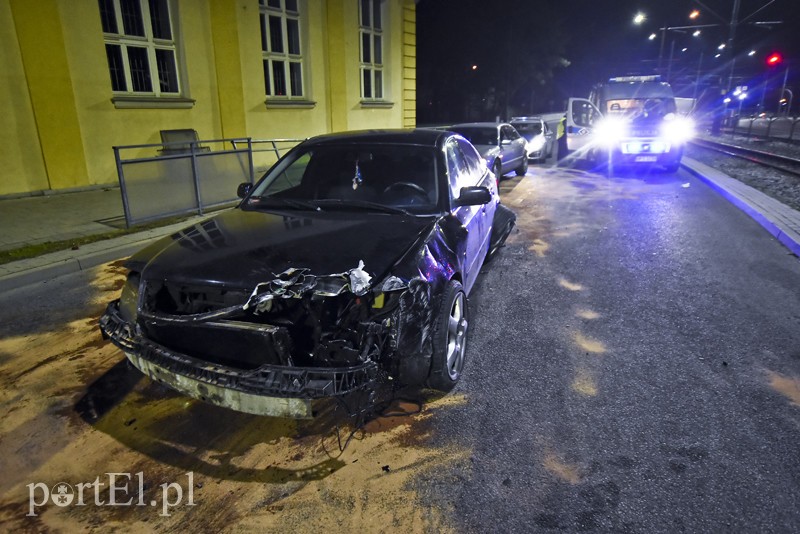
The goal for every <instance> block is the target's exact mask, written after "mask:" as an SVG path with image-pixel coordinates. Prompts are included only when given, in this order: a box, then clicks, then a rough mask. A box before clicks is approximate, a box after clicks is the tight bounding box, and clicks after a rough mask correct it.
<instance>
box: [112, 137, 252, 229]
mask: <svg viewBox="0 0 800 534" xmlns="http://www.w3.org/2000/svg"><path fill="white" fill-rule="evenodd" d="M229 145H230V146H232V148H229ZM113 149H114V159H115V161H116V167H117V175H118V177H119V185H120V192H121V194H122V207H123V210H124V213H125V223H126V225H127V226H128V227H131V226H133V225H135V224H139V223H143V222H148V221H152V220H156V219H163V218H166V217H172V216H176V215H185V214H190V213H197V214H198V215H202V214H203V213H204V212H205V211H206V210H208V209H211V208H216V207H222V206H225V205H228V204H233V203H235V202H236V201H238V197H237V196H236V188H237V185H238V184H240V183H242V182H250V183H253V182H254V173H253V147H252V143H251V140H250V139H249V138H238V139H210V140H199V141H189V142H187V141H181V142H174V143H158V144H147V145H128V146H115V147H113ZM154 151H155V154H154V153H153V152H154Z"/></svg>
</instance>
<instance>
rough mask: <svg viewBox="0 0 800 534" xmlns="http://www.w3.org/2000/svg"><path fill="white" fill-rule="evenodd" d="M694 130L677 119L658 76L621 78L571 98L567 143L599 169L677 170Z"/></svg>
mask: <svg viewBox="0 0 800 534" xmlns="http://www.w3.org/2000/svg"><path fill="white" fill-rule="evenodd" d="M693 134H694V124H693V122H692V120H691V119H689V118H688V117H683V116H679V115H678V113H677V107H676V105H675V95H674V94H673V92H672V88H671V87H670V85H669V84H668V83H666V82H662V81H661V80H660V77H659V76H623V77H618V78H611V79H610V80H608V82H605V83H600V84H597V85H595V86H594V88H593V89H592V91H591V93H590V95H589V98H588V99H584V98H571V99H570V100H569V104H568V107H567V120H566V141H567V148H568V149H569V151H570V152H575V155H576V156H577V157H584V158H587V159H590V160H593V161H595V162H597V163H604V162H607V163H608V164H609V167H611V166H612V165H642V164H644V165H662V166H664V167H665V168H666V169H667V171H669V172H674V171H676V170H678V167H679V166H680V163H681V157H683V148H684V145H685V144H686V142H687V141H688V140H689V139H691V138H692V136H693Z"/></svg>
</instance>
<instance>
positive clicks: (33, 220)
mask: <svg viewBox="0 0 800 534" xmlns="http://www.w3.org/2000/svg"><path fill="white" fill-rule="evenodd" d="M214 213H217V212H214ZM212 215H213V213H209V214H206V215H203V216H195V217H191V218H189V219H187V220H184V221H181V222H179V223H175V224H171V225H168V226H163V227H161V228H154V229H151V230H144V231H141V232H136V233H133V234H128V235H122V236H119V237H115V238H112V239H105V240H102V241H97V242H94V243H89V244H88V245H82V246H81V247H80V248H76V249H74V250H62V251H59V252H52V253H50V254H44V255H42V256H38V257H35V258H29V259H25V260H19V261H15V262H11V263H6V264H4V265H0V292H3V291H9V290H11V289H14V288H17V287H22V286H25V285H29V284H34V283H38V282H43V281H46V280H49V279H51V278H55V277H57V276H61V275H64V274H69V273H72V272H76V271H80V270H83V269H90V268H92V267H95V266H97V265H100V264H102V263H105V262H108V261H112V260H116V259H120V258H125V257H127V256H130V255H131V254H133V253H134V252H136V251H137V250H139V249H140V248H142V247H144V246H145V245H147V244H148V243H150V242H152V241H154V240H156V239H158V238H160V237H162V236H165V235H169V234H171V233H173V232H176V231H178V230H180V229H182V228H185V227H187V226H190V225H192V224H194V223H196V222H198V221H201V220H203V219H207V218H208V217H210V216H212ZM0 228H2V230H3V231H2V232H0V250H10V249H13V248H18V247H21V246H24V245H33V244H38V243H46V242H49V241H50V242H54V241H68V240H70V239H74V238H78V237H84V236H90V235H98V234H105V233H108V232H111V231H114V230H118V229H123V228H125V217H124V215H123V211H122V197H121V196H120V191H119V187H113V186H109V187H108V188H104V189H92V190H88V191H78V192H69V193H60V194H58V193H56V194H49V195H44V196H30V197H22V198H13V199H8V198H6V199H0Z"/></svg>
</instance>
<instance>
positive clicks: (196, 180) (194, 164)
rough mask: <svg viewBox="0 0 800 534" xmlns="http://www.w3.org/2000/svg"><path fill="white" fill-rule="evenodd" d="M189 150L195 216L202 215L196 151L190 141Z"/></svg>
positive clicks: (193, 143)
mask: <svg viewBox="0 0 800 534" xmlns="http://www.w3.org/2000/svg"><path fill="white" fill-rule="evenodd" d="M189 149H190V150H191V153H192V155H191V157H192V179H193V181H194V197H195V200H196V201H197V214H198V215H203V201H202V199H201V196H200V177H199V176H198V173H197V151H196V150H195V142H194V141H192V142H191V143H189Z"/></svg>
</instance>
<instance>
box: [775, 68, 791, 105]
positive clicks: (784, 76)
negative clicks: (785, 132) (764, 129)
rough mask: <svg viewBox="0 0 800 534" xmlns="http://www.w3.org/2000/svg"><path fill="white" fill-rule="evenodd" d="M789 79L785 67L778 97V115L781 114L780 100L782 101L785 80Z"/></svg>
mask: <svg viewBox="0 0 800 534" xmlns="http://www.w3.org/2000/svg"><path fill="white" fill-rule="evenodd" d="M788 77H789V66H788V65H787V66H786V70H785V71H784V73H783V85H782V86H781V96H779V97H778V115H780V113H781V100H782V99H783V93H785V92H786V79H787V78H788Z"/></svg>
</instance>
